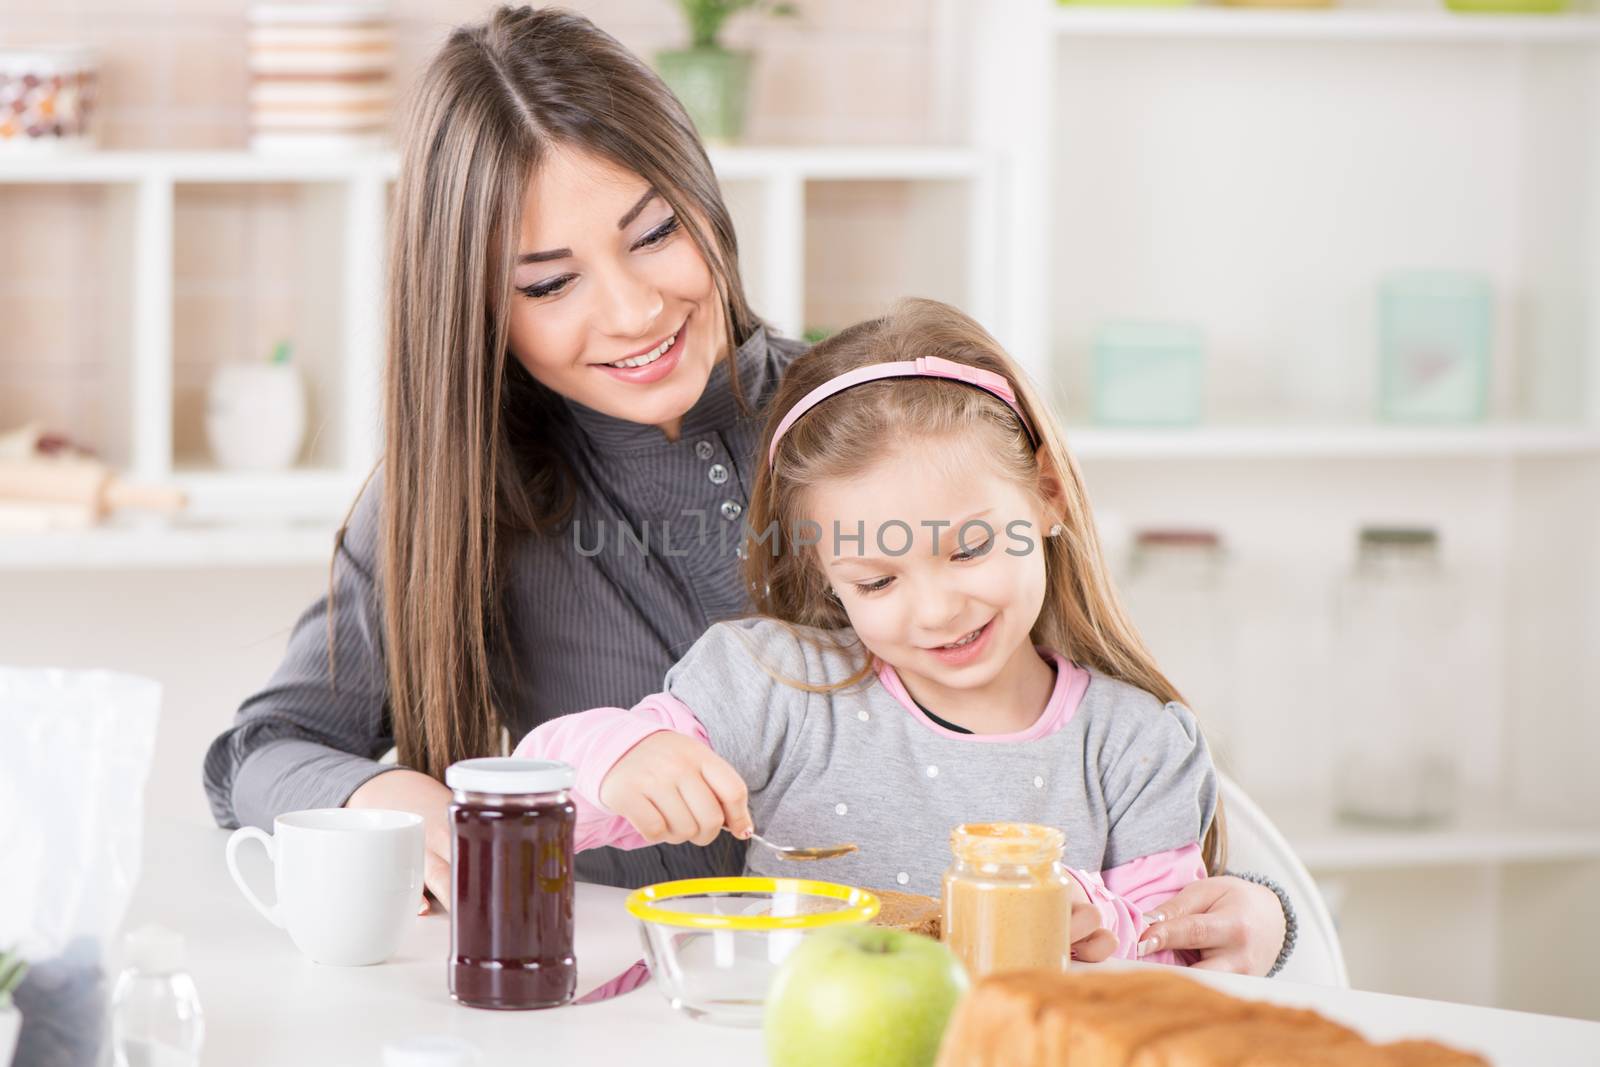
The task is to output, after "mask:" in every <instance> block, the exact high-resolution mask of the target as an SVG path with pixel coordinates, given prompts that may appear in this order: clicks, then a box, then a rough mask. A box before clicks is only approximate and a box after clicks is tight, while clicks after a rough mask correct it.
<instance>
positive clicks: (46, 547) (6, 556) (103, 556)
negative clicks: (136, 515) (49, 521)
mask: <svg viewBox="0 0 1600 1067" xmlns="http://www.w3.org/2000/svg"><path fill="white" fill-rule="evenodd" d="M337 528H338V524H337V523H336V522H315V523H283V524H277V525H269V524H264V523H263V524H231V525H222V524H218V525H205V524H197V523H189V522H179V523H166V522H158V521H157V522H148V523H141V522H117V523H111V524H107V525H105V526H99V527H94V528H91V529H87V530H61V531H55V532H50V533H0V571H105V570H150V569H160V570H204V569H208V568H221V567H227V568H240V567H252V568H254V567H300V566H326V565H327V564H328V562H329V560H330V559H332V557H333V535H334V532H335V530H336V529H337Z"/></svg>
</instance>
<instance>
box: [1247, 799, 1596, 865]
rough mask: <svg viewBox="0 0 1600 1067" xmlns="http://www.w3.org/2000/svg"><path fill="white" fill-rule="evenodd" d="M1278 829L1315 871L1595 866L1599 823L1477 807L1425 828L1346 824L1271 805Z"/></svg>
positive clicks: (1313, 811) (1311, 811) (1299, 807)
mask: <svg viewBox="0 0 1600 1067" xmlns="http://www.w3.org/2000/svg"><path fill="white" fill-rule="evenodd" d="M1274 812H1275V816H1274V817H1275V820H1276V822H1277V824H1278V828H1279V829H1280V830H1282V831H1283V832H1284V835H1285V836H1287V837H1289V838H1290V840H1292V841H1293V842H1294V846H1295V851H1296V852H1297V853H1298V854H1299V856H1300V859H1301V860H1302V861H1303V862H1304V863H1305V865H1306V866H1307V867H1308V868H1310V869H1311V871H1312V872H1313V873H1317V874H1328V875H1337V874H1348V873H1351V872H1357V871H1393V870H1414V869H1420V868H1438V867H1473V866H1499V865H1503V864H1538V863H1568V862H1574V861H1577V862H1593V861H1600V826H1595V825H1586V824H1582V823H1577V824H1574V825H1571V826H1563V825H1560V824H1552V823H1551V822H1550V821H1549V820H1547V819H1539V818H1534V817H1531V816H1518V815H1516V814H1515V813H1512V812H1509V811H1507V810H1505V809H1500V808H1490V807H1487V806H1485V805H1482V804H1478V805H1474V806H1472V807H1469V808H1468V810H1467V811H1465V812H1463V813H1462V815H1461V816H1460V817H1459V818H1457V819H1456V820H1455V821H1453V822H1451V823H1449V824H1446V825H1444V826H1440V827H1429V828H1426V829H1420V830H1414V829H1389V828H1385V827H1359V826H1357V827H1352V826H1349V825H1345V824H1342V823H1340V822H1338V821H1337V820H1335V819H1334V818H1333V817H1332V816H1331V815H1330V814H1329V813H1328V812H1327V810H1326V808H1324V807H1321V806H1318V807H1307V806H1305V805H1303V804H1295V803H1294V802H1293V801H1290V802H1288V803H1286V804H1282V805H1275V806H1274Z"/></svg>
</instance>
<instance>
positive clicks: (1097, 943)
mask: <svg viewBox="0 0 1600 1067" xmlns="http://www.w3.org/2000/svg"><path fill="white" fill-rule="evenodd" d="M1068 881H1069V882H1071V885H1070V886H1069V891H1070V894H1071V896H1072V958H1073V959H1075V960H1078V961H1080V962H1083V963H1099V962H1100V961H1101V960H1104V959H1109V958H1110V957H1112V956H1114V955H1115V954H1116V951H1117V935H1116V934H1114V933H1112V932H1111V931H1110V930H1107V929H1106V928H1105V927H1104V926H1102V925H1100V909H1099V908H1097V907H1095V906H1094V905H1093V904H1091V903H1089V895H1088V894H1087V893H1085V892H1084V891H1083V887H1082V886H1081V885H1079V884H1078V880H1077V879H1076V878H1072V879H1068Z"/></svg>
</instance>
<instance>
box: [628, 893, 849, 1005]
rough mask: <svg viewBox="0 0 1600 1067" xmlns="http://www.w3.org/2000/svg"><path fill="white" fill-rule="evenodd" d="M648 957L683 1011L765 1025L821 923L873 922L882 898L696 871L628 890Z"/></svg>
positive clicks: (630, 909)
mask: <svg viewBox="0 0 1600 1067" xmlns="http://www.w3.org/2000/svg"><path fill="white" fill-rule="evenodd" d="M627 908H628V913H629V914H631V915H632V916H633V917H634V918H636V919H638V920H639V926H640V929H641V936H642V938H643V940H644V953H645V959H646V960H648V961H649V964H650V973H651V974H652V975H653V976H654V977H655V980H656V983H657V984H658V985H659V986H660V987H661V992H662V993H663V994H665V995H666V998H667V1000H668V1001H669V1002H670V1003H671V1004H672V1006H673V1007H674V1008H676V1009H677V1010H678V1011H681V1012H683V1013H684V1014H685V1015H687V1016H689V1017H690V1018H693V1019H701V1020H703V1021H705V1022H710V1023H719V1024H721V1025H724V1026H760V1025H761V1011H762V1005H763V1004H764V1003H765V1001H766V997H767V986H768V985H770V984H771V982H772V978H773V975H775V974H776V973H777V970H778V966H779V965H780V964H781V963H783V961H784V960H785V959H787V958H788V956H789V953H791V952H793V951H794V949H795V946H797V945H798V944H800V941H801V940H802V939H803V938H805V937H806V936H807V935H808V934H810V933H811V932H812V931H814V930H820V929H823V928H825V927H829V926H839V925H844V924H849V923H864V922H867V921H869V920H870V919H872V918H873V916H875V915H877V914H878V898H877V897H875V896H873V895H872V894H871V893H868V892H867V891H866V890H864V889H855V888H852V887H850V886H845V885H835V884H834V883H832V882H813V881H808V880H806V879H801V878H689V879H685V880H683V881H678V882H662V883H659V884H657V885H648V886H645V887H644V888H643V889H640V890H637V891H635V892H634V893H632V894H631V895H630V896H629V897H628V901H627Z"/></svg>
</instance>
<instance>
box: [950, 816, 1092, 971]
mask: <svg viewBox="0 0 1600 1067" xmlns="http://www.w3.org/2000/svg"><path fill="white" fill-rule="evenodd" d="M1065 840H1066V835H1064V834H1063V833H1062V832H1061V831H1060V830H1057V829H1055V828H1053V827H1049V826H1034V825H1032V824H1029V823H967V824H965V825H962V826H958V827H956V828H955V829H954V830H952V831H951V832H950V851H951V852H952V853H953V854H954V862H953V863H951V865H950V869H949V870H948V871H946V872H945V876H944V939H945V943H946V944H948V945H949V946H950V949H951V951H953V952H954V953H955V954H956V957H957V958H958V959H960V960H961V962H962V963H964V964H966V966H967V971H968V973H969V974H971V975H972V977H973V978H979V977H981V976H983V975H986V974H990V973H993V972H996V971H1013V970H1023V969H1034V968H1038V969H1044V970H1052V971H1064V970H1066V969H1067V967H1068V965H1069V963H1070V962H1071V959H1072V879H1071V876H1070V875H1068V874H1067V873H1066V871H1064V870H1063V869H1062V867H1061V850H1062V846H1063V844H1064V843H1065Z"/></svg>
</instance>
